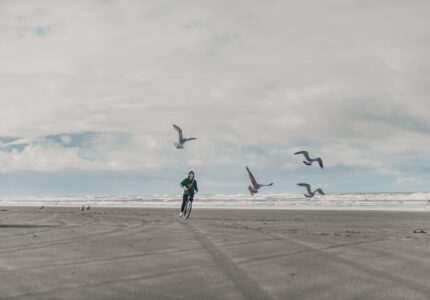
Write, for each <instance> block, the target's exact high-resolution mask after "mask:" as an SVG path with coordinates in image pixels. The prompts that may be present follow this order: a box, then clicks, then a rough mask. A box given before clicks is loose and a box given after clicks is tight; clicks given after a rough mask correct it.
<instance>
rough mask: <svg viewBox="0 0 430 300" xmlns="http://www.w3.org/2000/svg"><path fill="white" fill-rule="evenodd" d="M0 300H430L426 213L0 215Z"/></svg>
mask: <svg viewBox="0 0 430 300" xmlns="http://www.w3.org/2000/svg"><path fill="white" fill-rule="evenodd" d="M0 237H1V244H0V270H1V275H0V285H1V287H2V288H1V289H0V299H330V300H332V299H390V300H392V299H430V213H428V212H395V211H391V212H389V211H339V210H337V211H330V210H324V211H313V210H306V211H300V210H270V209H264V210H258V209H253V210H241V209H234V210H227V209H202V208H196V209H194V210H193V212H192V215H191V218H190V219H189V220H188V221H184V220H183V219H182V218H179V217H178V209H170V208H163V209H156V208H99V207H98V208H91V210H88V211H87V210H85V211H84V213H81V212H80V211H79V208H76V207H75V208H66V207H65V208H61V207H57V208H51V207H45V208H43V209H39V208H38V207H3V208H2V209H1V211H0Z"/></svg>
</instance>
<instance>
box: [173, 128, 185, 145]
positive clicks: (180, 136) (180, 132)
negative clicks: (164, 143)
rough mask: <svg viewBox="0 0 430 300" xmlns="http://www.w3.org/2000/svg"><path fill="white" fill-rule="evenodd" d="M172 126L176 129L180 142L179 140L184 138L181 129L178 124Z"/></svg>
mask: <svg viewBox="0 0 430 300" xmlns="http://www.w3.org/2000/svg"><path fill="white" fill-rule="evenodd" d="M173 128H175V129H176V131H177V132H178V134H179V142H180V143H181V142H182V140H183V139H184V138H183V137H182V129H181V128H179V126H178V125H175V124H173Z"/></svg>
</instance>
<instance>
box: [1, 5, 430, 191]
mask: <svg viewBox="0 0 430 300" xmlns="http://www.w3.org/2000/svg"><path fill="white" fill-rule="evenodd" d="M429 11H430V1H427V0H422V1H414V0H411V1H403V0H399V1H396V0H389V1H388V0H387V1H384V0H380V1H378V0H355V1H353V0H350V1H345V0H327V1H285V0H283V1H231V0H230V1H220V0H216V1H142V0H136V1H132V0H130V1H128V0H121V1H120V0H118V1H114V0H112V1H89V0H85V1H78V0H75V1H59V0H52V1H46V0H44V1H31V0H29V1H24V0H20V1H15V0H0V45H1V46H0V101H1V109H0V124H1V126H0V194H87V193H92V194H130V193H175V192H178V189H177V184H178V182H179V181H180V180H181V179H182V177H184V176H185V175H186V173H187V172H188V170H190V169H193V170H195V171H196V173H197V178H198V180H199V182H200V185H201V189H202V192H205V193H230V192H246V191H247V184H248V182H247V181H248V179H247V175H246V172H245V165H249V166H250V168H251V169H252V170H254V173H255V175H256V177H257V179H259V180H260V181H262V182H264V181H274V182H275V185H274V186H273V187H272V188H271V191H274V192H283V191H285V192H288V191H298V190H300V189H298V188H297V187H296V186H295V183H297V182H301V181H307V182H310V183H312V184H318V185H320V186H322V187H324V188H325V189H326V190H327V191H329V192H339V191H340V192H361V191H428V190H429V188H428V186H429V185H428V183H429V180H430V175H429V174H430V173H429V172H430V158H429V157H428V156H429V153H430V139H429V137H430V136H429V135H430V118H429V112H430V99H429V95H430V77H429V75H430V59H429V53H430V18H429ZM173 123H175V124H178V125H179V126H181V127H182V128H183V130H184V134H185V135H186V136H196V137H198V140H196V141H193V142H190V143H189V144H187V145H186V147H185V149H184V150H181V151H180V150H177V149H175V148H174V146H173V143H174V142H175V140H176V138H177V135H176V132H175V131H174V129H173V128H172V124H173ZM301 149H307V150H309V151H310V153H311V155H318V156H321V157H322V158H323V159H324V160H325V164H326V169H324V170H320V169H318V168H316V167H314V168H308V167H305V166H304V165H303V164H302V163H301V158H300V157H295V156H294V155H292V153H294V151H296V150H301ZM267 190H268V189H267Z"/></svg>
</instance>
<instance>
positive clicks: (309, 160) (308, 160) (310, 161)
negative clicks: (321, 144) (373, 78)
mask: <svg viewBox="0 0 430 300" xmlns="http://www.w3.org/2000/svg"><path fill="white" fill-rule="evenodd" d="M294 154H296V155H297V154H303V155H304V156H305V159H306V160H304V161H303V163H304V164H305V165H307V166H312V163H313V162H314V161H317V162H318V164H319V165H320V167H321V169H323V168H324V165H323V162H322V159H321V158H320V157H317V158H310V156H309V153H308V151H299V152H296V153H294Z"/></svg>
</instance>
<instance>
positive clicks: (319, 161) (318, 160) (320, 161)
mask: <svg viewBox="0 0 430 300" xmlns="http://www.w3.org/2000/svg"><path fill="white" fill-rule="evenodd" d="M316 161H317V162H318V164H319V165H320V167H321V169H324V165H323V162H322V159H321V158H320V157H318V158H317V159H316Z"/></svg>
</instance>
